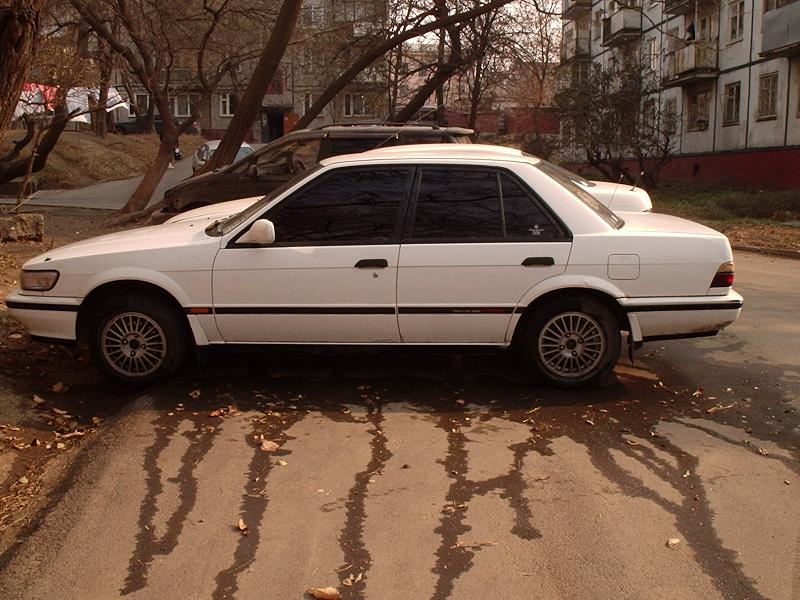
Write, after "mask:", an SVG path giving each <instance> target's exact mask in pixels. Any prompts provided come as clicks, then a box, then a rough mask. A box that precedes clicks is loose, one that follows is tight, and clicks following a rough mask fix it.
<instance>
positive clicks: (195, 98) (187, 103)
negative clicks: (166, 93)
mask: <svg viewBox="0 0 800 600" xmlns="http://www.w3.org/2000/svg"><path fill="white" fill-rule="evenodd" d="M199 103H200V95H199V94H178V95H177V96H175V97H174V98H173V99H172V114H174V115H175V116H176V117H189V116H191V114H192V107H193V106H197V104H199Z"/></svg>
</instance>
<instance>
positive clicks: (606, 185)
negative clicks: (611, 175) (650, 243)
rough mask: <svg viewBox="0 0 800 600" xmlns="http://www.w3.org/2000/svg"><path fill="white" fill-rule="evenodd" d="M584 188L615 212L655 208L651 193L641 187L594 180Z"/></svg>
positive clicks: (643, 210) (641, 210) (642, 210)
mask: <svg viewBox="0 0 800 600" xmlns="http://www.w3.org/2000/svg"><path fill="white" fill-rule="evenodd" d="M592 184H593V185H592V186H590V187H585V188H584V189H585V190H586V191H587V192H589V193H590V194H591V195H592V196H594V197H595V198H597V199H598V200H599V201H600V202H602V203H603V204H605V205H606V206H607V207H608V208H610V209H611V210H613V211H614V212H618V211H631V212H645V211H649V210H653V201H652V200H651V199H650V194H648V193H647V191H646V190H643V189H642V188H640V187H631V186H630V185H627V184H622V183H613V182H610V181H592Z"/></svg>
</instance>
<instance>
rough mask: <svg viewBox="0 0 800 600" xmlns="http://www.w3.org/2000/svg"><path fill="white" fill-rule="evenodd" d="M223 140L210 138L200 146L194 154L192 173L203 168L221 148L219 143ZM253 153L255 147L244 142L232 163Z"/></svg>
mask: <svg viewBox="0 0 800 600" xmlns="http://www.w3.org/2000/svg"><path fill="white" fill-rule="evenodd" d="M221 141H222V140H210V141H208V142H206V143H205V144H203V145H202V146H200V147H199V148H198V149H197V152H195V153H194V154H193V155H192V173H197V171H199V170H200V169H202V168H203V167H204V166H205V164H206V162H208V159H209V158H211V156H212V155H213V154H214V152H215V151H216V149H217V148H219V143H220V142H221ZM252 153H253V148H252V147H251V146H250V144H248V143H247V142H243V143H242V146H241V148H239V151H238V152H237V153H236V158H234V159H233V160H232V161H231V163H235V162H237V161H239V160H241V159H243V158H245V157H246V156H250V155H251V154H252Z"/></svg>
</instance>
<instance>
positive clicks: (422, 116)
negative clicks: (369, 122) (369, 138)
mask: <svg viewBox="0 0 800 600" xmlns="http://www.w3.org/2000/svg"><path fill="white" fill-rule="evenodd" d="M437 110H438V108H432V109H431V110H429V111H428V112H426V113H423V114H421V115H420V116H418V117H417V118H416V119H414V120H413V121H411V123H404V126H405V127H407V126H409V125H418V124H419V122H420V121H421V120H422V119H424V118H425V117H427V116H428V115H429V114H431V113H434V112H436V111H437ZM398 136H399V132H396V133H393V134H392V135H390V136H389V137H387V138H386V139H385V140H383V141H382V142H381V143H380V144H378V145H377V146H375V148H373V150H377V149H378V148H380V147H381V146H383V145H384V144H385V143H386V142H388V141H389V140H391V139H392V138H396V137H398Z"/></svg>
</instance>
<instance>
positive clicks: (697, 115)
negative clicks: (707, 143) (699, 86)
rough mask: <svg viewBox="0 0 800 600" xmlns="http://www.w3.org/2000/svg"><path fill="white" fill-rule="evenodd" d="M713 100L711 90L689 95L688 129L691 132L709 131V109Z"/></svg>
mask: <svg viewBox="0 0 800 600" xmlns="http://www.w3.org/2000/svg"><path fill="white" fill-rule="evenodd" d="M710 100H711V90H702V91H697V92H690V93H689V121H688V123H687V124H686V129H687V130H689V131H705V130H706V129H708V108H709V105H710V104H711V103H710Z"/></svg>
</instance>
